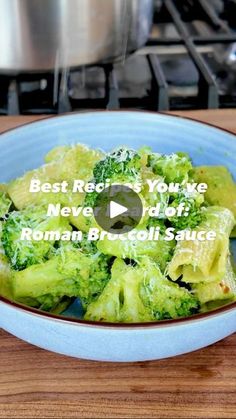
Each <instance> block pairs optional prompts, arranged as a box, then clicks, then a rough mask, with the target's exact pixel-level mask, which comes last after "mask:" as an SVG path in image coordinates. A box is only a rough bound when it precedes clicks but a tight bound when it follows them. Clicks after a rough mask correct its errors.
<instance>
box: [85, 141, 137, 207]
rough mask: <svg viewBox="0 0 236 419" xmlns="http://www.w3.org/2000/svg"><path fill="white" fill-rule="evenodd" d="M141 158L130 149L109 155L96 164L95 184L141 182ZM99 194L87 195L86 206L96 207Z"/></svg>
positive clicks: (124, 148)
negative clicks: (108, 181)
mask: <svg viewBox="0 0 236 419" xmlns="http://www.w3.org/2000/svg"><path fill="white" fill-rule="evenodd" d="M140 169H141V157H140V155H139V154H138V153H137V152H136V151H134V150H132V149H129V148H126V147H121V148H118V149H116V150H114V151H113V152H112V153H110V154H107V155H106V157H105V158H104V159H103V160H100V161H99V162H98V163H96V164H95V166H94V169H93V177H94V178H93V182H94V183H95V184H98V183H105V182H106V181H107V180H110V181H111V182H112V181H113V182H115V183H121V184H123V183H130V184H132V183H135V182H137V181H138V180H140ZM98 196H99V193H98V192H96V191H95V192H91V193H87V194H86V196H85V200H84V206H89V207H94V206H96V200H97V198H98Z"/></svg>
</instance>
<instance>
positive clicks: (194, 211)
mask: <svg viewBox="0 0 236 419" xmlns="http://www.w3.org/2000/svg"><path fill="white" fill-rule="evenodd" d="M175 195H176V197H175V199H174V200H173V201H172V203H171V205H170V206H171V207H175V208H176V207H178V205H179V204H184V205H185V208H186V209H187V208H188V215H186V216H184V215H182V216H181V217H177V216H174V217H170V218H169V221H170V223H171V224H172V226H173V227H175V228H176V229H178V230H184V229H186V228H190V229H193V228H195V227H196V226H197V225H198V224H200V223H201V222H202V221H203V220H204V218H205V216H204V212H203V211H202V210H201V208H202V204H203V203H204V197H203V195H201V194H200V193H198V192H195V193H192V194H190V193H187V192H186V191H185V190H182V192H180V193H179V194H175Z"/></svg>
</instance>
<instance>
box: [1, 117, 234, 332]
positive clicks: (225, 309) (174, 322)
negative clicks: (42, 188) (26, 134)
mask: <svg viewBox="0 0 236 419" xmlns="http://www.w3.org/2000/svg"><path fill="white" fill-rule="evenodd" d="M88 113H90V114H93V113H101V114H104V113H107V114H110V113H131V114H134V113H143V114H145V113H146V114H152V115H162V116H166V117H170V118H180V119H183V120H185V121H186V120H189V121H191V122H193V123H196V124H200V125H207V126H209V127H212V128H214V129H217V130H219V131H222V132H223V133H227V134H230V135H233V136H234V137H235V139H236V134H235V133H233V132H232V131H230V130H228V129H225V128H222V127H217V126H216V125H214V124H212V123H209V122H205V121H204V122H202V121H198V120H196V119H194V118H189V117H186V116H182V115H176V114H170V113H168V112H156V111H145V110H139V109H138V110H129V109H117V110H109V112H108V111H106V110H102V109H92V110H89V111H88V112H87V111H86V112H83V113H81V112H80V111H75V112H73V113H72V112H70V113H62V114H60V115H45V117H42V118H40V119H37V120H33V121H28V122H25V123H23V124H21V125H19V126H16V127H12V128H8V129H6V130H4V131H2V132H1V133H0V140H1V136H2V135H4V134H7V133H8V132H11V131H15V130H18V129H21V128H22V127H25V126H28V125H31V124H37V123H40V122H44V121H46V120H50V119H55V118H60V117H65V116H71V115H84V114H88ZM1 303H4V304H6V305H8V306H10V307H11V308H13V309H16V310H20V311H22V312H25V313H27V314H29V315H30V314H31V315H33V316H36V317H43V318H45V319H49V320H54V321H57V322H62V323H64V324H73V325H78V326H84V327H86V326H89V327H95V328H102V329H104V328H110V329H118V330H121V329H126V330H130V329H135V330H138V329H146V328H165V327H171V326H172V327H173V326H180V325H183V324H186V323H189V322H196V321H199V320H200V321H203V320H206V319H209V318H212V317H216V316H217V317H218V316H220V315H221V314H223V313H229V312H234V311H235V310H236V301H233V302H231V303H228V304H225V305H223V306H220V307H218V308H216V309H213V310H210V311H207V312H204V313H197V314H194V315H192V316H188V317H180V318H177V319H166V320H159V321H158V320H157V321H154V322H138V323H114V322H110V323H108V322H97V321H89V320H83V319H77V318H73V317H70V316H62V315H60V314H53V313H49V312H46V311H42V310H40V309H37V308H33V307H29V306H26V305H24V304H20V303H17V302H15V301H12V300H10V299H7V298H5V297H2V296H1V295H0V304H1Z"/></svg>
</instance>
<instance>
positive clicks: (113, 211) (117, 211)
mask: <svg viewBox="0 0 236 419" xmlns="http://www.w3.org/2000/svg"><path fill="white" fill-rule="evenodd" d="M126 211H128V208H126V207H124V206H123V205H120V204H117V202H115V201H111V202H110V211H109V214H110V218H115V217H118V215H121V214H124V212H126Z"/></svg>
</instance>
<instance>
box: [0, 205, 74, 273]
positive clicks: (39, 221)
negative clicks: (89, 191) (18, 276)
mask: <svg viewBox="0 0 236 419" xmlns="http://www.w3.org/2000/svg"><path fill="white" fill-rule="evenodd" d="M23 228H31V229H32V230H40V231H46V230H56V231H59V232H60V231H64V230H70V226H69V224H68V222H67V220H66V219H65V218H63V217H47V215H46V209H45V208H43V207H29V208H28V209H26V210H22V211H13V212H11V213H10V214H9V216H8V218H7V219H6V221H5V222H4V223H3V227H2V244H3V247H4V250H5V253H6V255H7V257H8V258H9V261H10V264H11V267H12V268H13V269H16V270H22V269H25V268H27V267H28V266H30V265H34V264H38V263H43V262H45V261H46V260H47V259H49V257H50V255H51V254H52V253H53V250H54V249H53V246H54V241H46V240H40V241H35V240H21V233H22V229H23Z"/></svg>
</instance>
